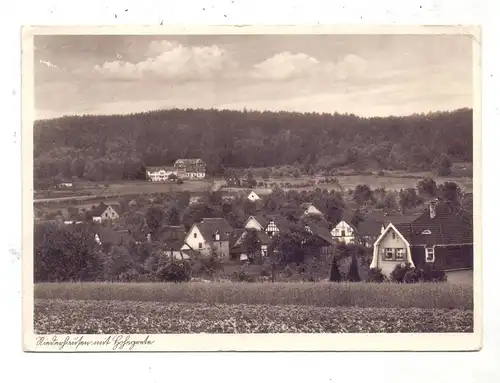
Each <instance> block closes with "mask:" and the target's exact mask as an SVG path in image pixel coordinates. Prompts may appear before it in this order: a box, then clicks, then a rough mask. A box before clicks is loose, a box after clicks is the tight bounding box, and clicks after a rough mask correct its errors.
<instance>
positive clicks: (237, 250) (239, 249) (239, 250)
mask: <svg viewBox="0 0 500 383" xmlns="http://www.w3.org/2000/svg"><path fill="white" fill-rule="evenodd" d="M251 235H255V238H254V239H253V240H254V241H255V242H256V243H255V245H256V248H257V251H256V252H254V253H253V254H252V253H249V250H248V246H247V245H248V243H247V242H246V241H250V240H251V239H249V236H251ZM270 243H271V238H270V237H269V236H268V235H267V234H266V233H265V232H264V231H262V230H255V229H249V230H243V232H242V233H241V234H240V235H239V236H238V239H237V240H236V241H235V243H234V244H232V246H231V248H230V253H231V258H237V259H239V260H240V261H246V260H250V259H255V258H256V257H257V255H260V256H261V257H262V258H265V257H266V256H267V251H268V246H269V244H270Z"/></svg>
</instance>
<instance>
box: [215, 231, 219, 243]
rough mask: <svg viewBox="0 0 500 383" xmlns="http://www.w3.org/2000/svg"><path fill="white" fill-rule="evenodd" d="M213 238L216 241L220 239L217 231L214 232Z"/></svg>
mask: <svg viewBox="0 0 500 383" xmlns="http://www.w3.org/2000/svg"><path fill="white" fill-rule="evenodd" d="M215 240H216V241H220V235H219V233H215Z"/></svg>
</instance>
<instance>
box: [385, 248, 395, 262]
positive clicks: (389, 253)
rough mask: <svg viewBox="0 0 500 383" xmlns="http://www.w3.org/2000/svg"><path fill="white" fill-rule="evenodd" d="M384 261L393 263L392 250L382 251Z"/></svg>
mask: <svg viewBox="0 0 500 383" xmlns="http://www.w3.org/2000/svg"><path fill="white" fill-rule="evenodd" d="M384 261H394V249H391V248H386V249H384Z"/></svg>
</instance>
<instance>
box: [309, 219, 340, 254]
mask: <svg viewBox="0 0 500 383" xmlns="http://www.w3.org/2000/svg"><path fill="white" fill-rule="evenodd" d="M304 229H305V230H306V232H307V233H309V234H310V235H311V237H310V238H309V239H308V241H307V243H306V252H308V253H309V254H311V255H319V256H321V257H322V258H328V257H330V256H332V255H334V253H335V241H334V239H333V238H332V236H331V235H330V232H329V231H328V228H326V227H323V226H321V225H317V224H314V223H312V222H310V223H306V224H305V226H304Z"/></svg>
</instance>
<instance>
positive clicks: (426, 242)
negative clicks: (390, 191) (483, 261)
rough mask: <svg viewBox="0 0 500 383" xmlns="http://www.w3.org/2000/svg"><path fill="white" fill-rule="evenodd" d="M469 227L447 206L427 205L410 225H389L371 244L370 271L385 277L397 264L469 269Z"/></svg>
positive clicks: (471, 238) (470, 253)
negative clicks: (372, 269)
mask: <svg viewBox="0 0 500 383" xmlns="http://www.w3.org/2000/svg"><path fill="white" fill-rule="evenodd" d="M473 238H474V236H473V226H472V224H471V223H469V222H467V221H465V220H464V219H463V217H461V216H460V215H458V214H456V213H454V212H453V210H452V209H450V208H449V205H447V204H445V203H441V204H439V203H438V202H437V201H432V202H431V203H430V206H429V209H428V210H427V211H425V212H424V213H422V214H421V215H420V216H419V217H418V218H416V219H415V220H413V221H412V222H410V223H401V224H393V223H389V224H388V225H387V227H385V229H384V231H383V232H382V234H381V235H380V236H379V237H378V239H377V240H376V241H375V243H374V246H373V256H372V263H371V265H370V267H371V268H374V267H378V268H381V269H382V272H383V273H384V274H386V275H388V274H390V272H391V271H392V270H393V269H394V267H395V266H396V264H397V263H401V262H407V263H409V264H410V265H412V266H414V267H421V266H423V265H425V264H433V265H434V266H436V267H438V268H440V269H443V270H446V271H451V270H458V269H472V268H473V258H474V240H473Z"/></svg>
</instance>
